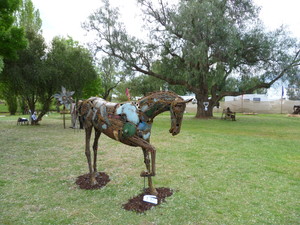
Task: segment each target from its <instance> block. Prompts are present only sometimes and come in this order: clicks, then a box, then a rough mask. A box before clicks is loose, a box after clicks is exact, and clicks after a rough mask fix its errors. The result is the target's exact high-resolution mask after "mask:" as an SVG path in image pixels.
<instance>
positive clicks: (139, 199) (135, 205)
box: [75, 172, 173, 213]
mask: <svg viewBox="0 0 300 225" xmlns="http://www.w3.org/2000/svg"><path fill="white" fill-rule="evenodd" d="M90 178H91V176H90V174H89V173H87V174H84V175H81V176H79V177H77V179H76V182H75V183H76V184H77V185H78V186H79V188H80V189H85V190H93V189H100V188H102V187H104V186H106V184H107V183H108V182H109V181H110V179H109V176H108V175H107V174H106V173H104V172H99V174H98V176H97V177H96V180H97V182H98V183H97V184H96V185H91V183H90ZM156 191H157V192H158V194H157V196H156V197H157V204H152V203H149V202H144V201H143V197H144V195H150V190H149V189H148V188H147V189H146V190H145V191H144V192H143V193H141V194H139V195H137V196H135V197H133V198H131V199H129V200H128V202H127V203H126V204H123V208H124V209H125V210H128V211H134V212H137V213H143V212H145V211H147V210H149V209H151V208H152V207H155V206H158V205H160V204H161V203H162V202H164V201H165V199H166V198H167V197H169V196H171V195H172V194H173V191H172V190H171V189H169V188H164V187H160V188H156Z"/></svg>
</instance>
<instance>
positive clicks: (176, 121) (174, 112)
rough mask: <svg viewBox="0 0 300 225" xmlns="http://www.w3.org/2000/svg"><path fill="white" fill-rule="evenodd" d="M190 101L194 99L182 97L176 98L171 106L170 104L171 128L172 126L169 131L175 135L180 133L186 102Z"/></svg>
mask: <svg viewBox="0 0 300 225" xmlns="http://www.w3.org/2000/svg"><path fill="white" fill-rule="evenodd" d="M190 101H192V99H190V100H187V101H184V100H183V99H182V98H176V99H175V100H174V101H172V103H171V106H170V113H171V128H170V130H169V132H170V133H171V134H172V135H173V136H175V135H177V134H179V133H180V128H181V122H182V118H183V113H184V111H185V107H186V104H187V103H188V102H190Z"/></svg>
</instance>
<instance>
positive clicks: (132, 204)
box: [123, 187, 173, 213]
mask: <svg viewBox="0 0 300 225" xmlns="http://www.w3.org/2000/svg"><path fill="white" fill-rule="evenodd" d="M156 191H157V192H158V195H157V196H156V197H157V200H158V202H157V204H152V203H148V202H144V201H143V197H144V195H150V192H149V189H146V190H145V191H144V192H143V193H141V194H139V195H138V196H135V197H133V198H131V199H129V200H128V202H127V203H126V204H123V208H124V209H125V210H129V211H135V212H137V213H142V212H145V211H147V210H149V209H151V208H152V207H155V206H158V205H160V204H161V203H162V202H164V201H165V198H166V197H169V196H171V195H172V194H173V191H172V190H171V189H169V188H164V187H161V188H156Z"/></svg>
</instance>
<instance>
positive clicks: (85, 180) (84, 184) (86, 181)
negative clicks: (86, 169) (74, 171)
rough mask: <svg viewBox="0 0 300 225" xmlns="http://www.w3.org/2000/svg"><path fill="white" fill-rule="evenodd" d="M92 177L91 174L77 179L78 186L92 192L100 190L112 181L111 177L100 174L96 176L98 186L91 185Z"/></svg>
mask: <svg viewBox="0 0 300 225" xmlns="http://www.w3.org/2000/svg"><path fill="white" fill-rule="evenodd" d="M90 180H91V175H90V174H89V173H87V174H84V175H81V176H79V177H77V180H76V182H75V183H76V184H77V185H78V186H79V188H80V189H86V190H92V189H100V188H102V187H104V186H106V184H107V183H108V182H109V181H110V179H109V176H108V175H107V174H106V173H104V172H98V175H97V176H96V181H97V182H98V183H97V184H96V185H91V182H90Z"/></svg>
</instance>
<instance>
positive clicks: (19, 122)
mask: <svg viewBox="0 0 300 225" xmlns="http://www.w3.org/2000/svg"><path fill="white" fill-rule="evenodd" d="M22 124H27V125H28V124H29V120H28V119H27V118H21V117H19V118H18V120H17V125H22Z"/></svg>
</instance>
